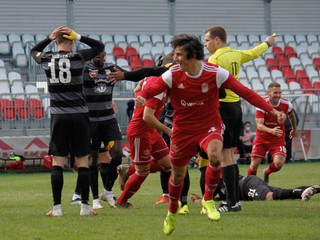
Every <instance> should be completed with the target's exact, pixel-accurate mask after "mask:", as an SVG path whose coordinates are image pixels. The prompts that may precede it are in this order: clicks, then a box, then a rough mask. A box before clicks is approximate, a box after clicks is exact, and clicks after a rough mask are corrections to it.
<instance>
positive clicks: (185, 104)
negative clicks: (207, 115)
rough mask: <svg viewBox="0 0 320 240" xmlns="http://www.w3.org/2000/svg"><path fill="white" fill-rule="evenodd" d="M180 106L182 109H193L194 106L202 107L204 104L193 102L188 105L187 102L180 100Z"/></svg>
mask: <svg viewBox="0 0 320 240" xmlns="http://www.w3.org/2000/svg"><path fill="white" fill-rule="evenodd" d="M180 103H181V105H182V106H183V107H194V106H203V105H204V102H196V103H195V102H193V103H189V102H186V101H185V100H183V99H182V100H181V102H180Z"/></svg>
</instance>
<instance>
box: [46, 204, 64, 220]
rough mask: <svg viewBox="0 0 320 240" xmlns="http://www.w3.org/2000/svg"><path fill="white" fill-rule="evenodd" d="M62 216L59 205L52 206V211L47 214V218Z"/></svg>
mask: <svg viewBox="0 0 320 240" xmlns="http://www.w3.org/2000/svg"><path fill="white" fill-rule="evenodd" d="M62 215H63V213H62V206H61V204H58V205H55V206H53V208H52V210H51V211H50V212H48V213H47V216H49V217H61V216H62Z"/></svg>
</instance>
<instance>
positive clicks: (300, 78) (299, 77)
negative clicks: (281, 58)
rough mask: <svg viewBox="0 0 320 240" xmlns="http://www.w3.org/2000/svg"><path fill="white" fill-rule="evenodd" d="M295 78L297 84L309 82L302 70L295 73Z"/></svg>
mask: <svg viewBox="0 0 320 240" xmlns="http://www.w3.org/2000/svg"><path fill="white" fill-rule="evenodd" d="M296 77H297V80H298V82H300V83H301V82H303V81H308V82H309V77H308V75H307V73H306V72H305V71H304V70H297V71H296Z"/></svg>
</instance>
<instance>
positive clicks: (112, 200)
mask: <svg viewBox="0 0 320 240" xmlns="http://www.w3.org/2000/svg"><path fill="white" fill-rule="evenodd" d="M100 199H101V200H102V201H105V202H107V203H108V204H109V206H110V207H112V208H115V205H116V197H115V196H114V193H113V192H112V191H104V192H103V193H101V195H100Z"/></svg>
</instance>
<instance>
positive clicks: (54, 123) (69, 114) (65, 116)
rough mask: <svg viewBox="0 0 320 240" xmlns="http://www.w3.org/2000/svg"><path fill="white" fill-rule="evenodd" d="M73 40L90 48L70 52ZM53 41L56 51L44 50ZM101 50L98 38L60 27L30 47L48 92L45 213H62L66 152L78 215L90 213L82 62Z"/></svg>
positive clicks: (86, 113)
mask: <svg viewBox="0 0 320 240" xmlns="http://www.w3.org/2000/svg"><path fill="white" fill-rule="evenodd" d="M74 40H79V41H81V42H83V43H85V44H87V45H89V46H90V47H91V48H89V49H83V50H79V51H73V47H74V44H75V42H74ZM52 41H55V43H56V45H57V47H58V51H57V52H52V51H48V52H44V49H45V48H46V47H47V46H48V45H49V44H50V43H51V42H52ZM103 49H104V44H103V43H101V42H100V41H97V40H94V39H91V38H88V37H85V36H81V35H79V34H77V33H76V32H75V31H74V30H72V29H70V28H68V27H66V26H60V27H58V28H56V29H55V30H53V31H52V33H51V34H50V36H49V37H47V38H46V39H44V40H42V41H41V42H39V43H37V44H36V45H35V46H34V47H33V48H32V49H31V55H32V57H33V58H34V60H35V61H36V62H37V63H39V64H41V65H42V67H43V68H44V71H45V73H46V76H47V79H48V89H49V93H50V115H51V133H50V135H51V136H50V143H49V154H50V155H53V161H52V170H51V187H52V193H53V208H52V210H51V211H50V212H48V213H47V215H48V216H62V215H63V212H62V205H61V195H62V188H63V167H64V165H65V162H66V158H67V156H68V155H71V154H73V155H75V162H76V164H77V167H78V175H79V178H80V188H81V202H82V204H81V209H80V215H94V214H96V212H94V211H93V210H92V209H91V206H90V205H89V168H88V167H89V166H88V165H89V161H88V154H89V146H90V135H89V119H88V106H87V102H86V98H85V96H84V93H83V78H82V71H83V68H84V64H85V61H87V60H90V59H92V58H93V57H94V56H96V55H97V54H98V53H99V52H101V51H102V50H103Z"/></svg>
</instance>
